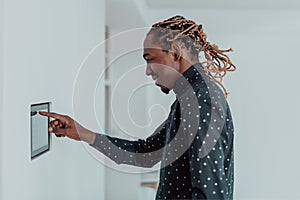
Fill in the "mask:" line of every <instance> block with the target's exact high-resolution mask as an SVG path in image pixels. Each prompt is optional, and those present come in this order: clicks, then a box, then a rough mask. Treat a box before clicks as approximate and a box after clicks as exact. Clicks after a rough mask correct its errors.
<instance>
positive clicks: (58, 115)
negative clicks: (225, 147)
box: [39, 111, 66, 121]
mask: <svg viewBox="0 0 300 200" xmlns="http://www.w3.org/2000/svg"><path fill="white" fill-rule="evenodd" d="M39 114H41V115H43V116H47V117H52V118H54V119H58V120H61V121H63V120H66V118H65V117H64V115H60V114H57V113H54V112H44V111H39Z"/></svg>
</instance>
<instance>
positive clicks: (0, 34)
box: [0, 0, 3, 198]
mask: <svg viewBox="0 0 300 200" xmlns="http://www.w3.org/2000/svg"><path fill="white" fill-rule="evenodd" d="M2 56H3V1H2V0H0V174H1V175H2V152H3V148H2V146H3V144H2V142H3V138H2V134H3V127H2V126H3V124H2V121H3V87H2V86H3V57H2ZM2 185H3V181H2V179H0V194H2ZM0 198H1V195H0Z"/></svg>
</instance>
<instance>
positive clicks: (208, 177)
mask: <svg viewBox="0 0 300 200" xmlns="http://www.w3.org/2000/svg"><path fill="white" fill-rule="evenodd" d="M173 90H174V92H175V94H176V100H175V101H174V103H173V104H172V106H171V110H170V113H169V116H168V118H167V119H166V121H164V122H163V123H162V124H161V125H160V126H159V127H158V128H157V129H156V130H155V131H154V133H153V134H152V135H151V136H150V137H148V138H146V139H144V140H136V141H130V140H124V139H120V138H114V137H110V136H107V135H102V134H97V136H96V139H95V142H94V144H92V145H91V146H93V147H94V148H96V149H97V150H99V151H100V152H102V153H103V154H105V155H106V156H108V157H109V158H111V159H112V160H114V161H115V162H116V163H118V164H128V165H135V166H141V167H152V166H154V165H155V164H156V163H158V162H161V170H160V181H159V187H158V190H157V194H156V199H232V198H233V186H234V185H233V184H234V154H233V134H234V127H233V122H232V117H231V113H230V109H229V105H228V104H227V101H226V99H225V97H224V95H223V93H222V91H221V90H220V88H219V87H218V86H217V85H216V84H215V83H214V82H213V81H211V79H210V78H208V77H207V76H206V75H205V72H204V70H203V69H202V67H201V64H200V63H198V64H195V65H193V66H191V67H190V68H189V69H188V70H186V71H185V72H184V73H183V76H182V77H180V78H179V79H178V80H177V81H176V83H175V86H174V88H173Z"/></svg>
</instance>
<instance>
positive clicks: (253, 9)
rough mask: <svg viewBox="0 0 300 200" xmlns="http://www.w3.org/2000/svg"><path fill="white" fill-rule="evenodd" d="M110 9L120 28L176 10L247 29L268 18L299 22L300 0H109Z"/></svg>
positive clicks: (111, 19) (145, 23)
mask: <svg viewBox="0 0 300 200" xmlns="http://www.w3.org/2000/svg"><path fill="white" fill-rule="evenodd" d="M282 11H284V12H282ZM287 11H288V12H287ZM106 12H107V13H106V21H107V24H108V26H110V27H111V28H112V29H113V30H115V31H116V32H119V31H122V30H128V29H131V28H140V27H146V26H147V27H149V26H150V25H151V24H153V23H155V22H157V21H161V20H162V19H166V18H168V17H170V16H174V15H176V14H182V15H183V16H187V18H189V19H195V21H198V22H199V23H202V22H203V23H205V24H207V23H208V24H215V23H216V24H218V27H220V25H221V26H223V27H222V28H223V29H227V30H229V29H230V27H228V23H224V21H227V22H230V24H229V25H232V26H234V27H235V28H236V29H237V30H236V31H240V30H243V29H244V30H245V31H246V29H247V27H249V26H248V23H250V25H252V27H258V28H259V26H266V25H267V24H265V22H264V21H266V19H265V18H267V19H269V21H270V23H273V24H275V23H277V22H276V21H278V20H279V21H282V24H284V22H285V21H288V23H292V22H293V23H292V24H295V23H297V24H299V23H298V21H300V19H299V18H298V16H299V15H298V14H297V13H300V0H251V1H249V0H226V1H225V0H106ZM290 12H291V13H292V14H291V16H289V13H290ZM245 13H246V14H245ZM257 13H259V15H257ZM270 13H271V14H270ZM272 13H273V14H272ZM281 13H282V14H281ZM287 13H288V14H287ZM293 13H294V14H293ZM295 13H296V14H295ZM278 14H279V15H280V16H278ZM294 15H295V16H296V18H293V17H294ZM239 18H240V20H237V19H239ZM269 21H268V22H269ZM237 23H238V24H237ZM274 27H275V26H274ZM210 28H211V30H213V27H210ZM252 29H253V28H252ZM213 31H219V30H213Z"/></svg>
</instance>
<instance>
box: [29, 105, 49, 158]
mask: <svg viewBox="0 0 300 200" xmlns="http://www.w3.org/2000/svg"><path fill="white" fill-rule="evenodd" d="M49 107H50V103H40V104H33V105H31V113H30V118H31V159H33V158H35V157H37V156H39V155H41V154H43V153H44V152H46V151H48V150H50V134H49V132H48V126H49V117H45V116H42V115H40V114H39V111H45V112H49V110H50V108H49Z"/></svg>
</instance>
